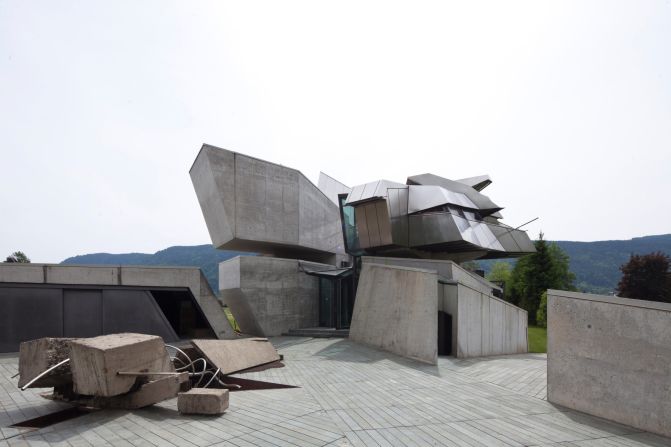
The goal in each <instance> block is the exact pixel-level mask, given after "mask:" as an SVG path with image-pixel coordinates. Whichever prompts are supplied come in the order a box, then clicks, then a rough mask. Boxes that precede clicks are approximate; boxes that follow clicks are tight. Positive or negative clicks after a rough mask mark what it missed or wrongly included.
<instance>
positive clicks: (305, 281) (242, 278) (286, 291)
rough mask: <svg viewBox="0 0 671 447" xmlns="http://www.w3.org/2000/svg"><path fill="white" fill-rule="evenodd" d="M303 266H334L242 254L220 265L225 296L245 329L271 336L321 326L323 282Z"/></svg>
mask: <svg viewBox="0 0 671 447" xmlns="http://www.w3.org/2000/svg"><path fill="white" fill-rule="evenodd" d="M301 266H304V267H305V268H311V269H320V268H322V269H328V268H333V266H330V265H326V264H318V263H315V262H307V261H298V260H296V259H280V258H271V257H264V256H238V257H235V258H232V259H229V260H227V261H224V262H222V263H220V264H219V290H220V291H221V297H222V299H223V300H224V302H225V303H226V304H227V305H228V306H229V307H230V309H231V312H232V313H233V315H234V316H235V319H236V321H237V322H238V324H239V325H240V330H241V331H242V332H244V333H246V334H251V335H257V336H264V337H271V336H276V335H282V334H284V333H286V332H288V331H289V330H290V329H300V328H309V327H316V326H318V325H319V281H318V279H317V278H316V277H314V276H309V275H307V274H305V273H304V272H303V271H302V270H301Z"/></svg>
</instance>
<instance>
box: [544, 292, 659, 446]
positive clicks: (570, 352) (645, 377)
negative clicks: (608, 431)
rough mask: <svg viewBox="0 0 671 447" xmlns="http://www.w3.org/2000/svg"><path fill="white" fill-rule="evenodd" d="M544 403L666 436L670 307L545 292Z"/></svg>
mask: <svg viewBox="0 0 671 447" xmlns="http://www.w3.org/2000/svg"><path fill="white" fill-rule="evenodd" d="M548 400H549V401H550V402H552V403H556V404H559V405H563V406H565V407H568V408H573V409H575V410H579V411H583V412H585V413H589V414H592V415H595V416H599V417H602V418H606V419H611V420H613V421H616V422H620V423H622V424H626V425H630V426H632V427H636V428H639V429H642V430H646V431H650V432H653V433H658V434H661V435H664V436H670V437H671V304H666V303H656V302H652V301H643V300H631V299H626V298H618V297H612V296H600V295H589V294H584V293H575V292H563V291H558V290H548Z"/></svg>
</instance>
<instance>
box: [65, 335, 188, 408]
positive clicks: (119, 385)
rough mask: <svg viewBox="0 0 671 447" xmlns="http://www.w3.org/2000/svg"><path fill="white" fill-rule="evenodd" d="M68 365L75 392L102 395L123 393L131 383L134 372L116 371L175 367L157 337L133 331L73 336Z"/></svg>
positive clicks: (130, 386)
mask: <svg viewBox="0 0 671 447" xmlns="http://www.w3.org/2000/svg"><path fill="white" fill-rule="evenodd" d="M70 367H71V370H72V380H73V384H74V391H75V393H77V394H84V395H89V396H105V397H110V396H117V395H119V394H124V393H127V392H128V391H130V390H131V389H132V388H133V385H135V383H136V380H137V379H138V377H137V376H119V375H117V372H119V371H125V372H143V371H148V372H174V371H175V367H174V366H173V364H172V362H171V361H170V356H169V355H168V351H167V350H166V348H165V344H164V343H163V339H162V338H161V337H157V336H155V335H145V334H133V333H122V334H111V335H101V336H99V337H93V338H85V339H77V340H73V341H72V342H71V343H70ZM154 377H156V378H158V377H161V376H154ZM152 378H153V377H152V376H149V379H150V380H151V379H152Z"/></svg>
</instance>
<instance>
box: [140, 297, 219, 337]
mask: <svg viewBox="0 0 671 447" xmlns="http://www.w3.org/2000/svg"><path fill="white" fill-rule="evenodd" d="M151 294H152V296H153V297H154V299H155V300H156V303H157V304H158V306H159V307H160V308H161V311H162V312H163V314H164V315H165V317H166V319H167V320H168V322H169V323H170V326H172V328H173V329H174V330H175V333H176V334H177V336H178V337H179V338H182V339H186V338H216V335H215V333H214V331H213V330H212V328H211V327H210V325H209V324H208V323H207V320H206V319H205V317H204V316H203V314H202V312H201V311H200V309H199V308H198V306H197V305H196V303H195V302H194V299H193V297H192V296H191V294H190V293H189V292H188V291H175V290H152V291H151Z"/></svg>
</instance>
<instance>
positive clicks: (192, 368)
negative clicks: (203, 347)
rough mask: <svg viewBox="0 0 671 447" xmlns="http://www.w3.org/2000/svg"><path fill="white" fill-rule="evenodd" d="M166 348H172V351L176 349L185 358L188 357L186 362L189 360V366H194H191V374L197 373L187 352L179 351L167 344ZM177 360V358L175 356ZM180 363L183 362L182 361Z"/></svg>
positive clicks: (176, 348)
mask: <svg viewBox="0 0 671 447" xmlns="http://www.w3.org/2000/svg"><path fill="white" fill-rule="evenodd" d="M165 347H166V348H172V349H174V350H175V351H176V352H179V353H180V354H182V355H183V356H184V357H186V360H188V362H189V365H192V366H191V372H196V368H195V367H193V362H192V361H191V357H189V356H188V355H187V354H186V352H184V351H182V350H181V349H179V348H178V347H177V346H174V345H169V344H167V343H166V345H165ZM175 358H177V356H175ZM180 361H181V360H180ZM182 364H184V362H182Z"/></svg>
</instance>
